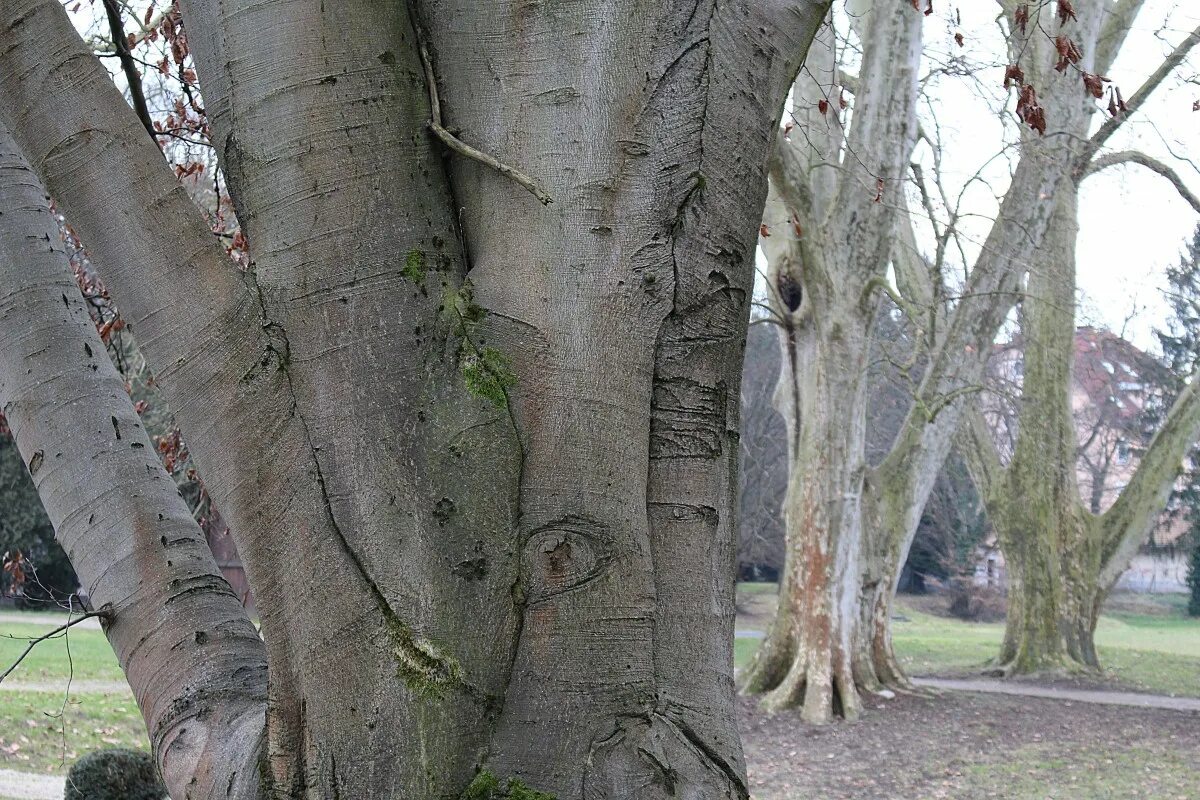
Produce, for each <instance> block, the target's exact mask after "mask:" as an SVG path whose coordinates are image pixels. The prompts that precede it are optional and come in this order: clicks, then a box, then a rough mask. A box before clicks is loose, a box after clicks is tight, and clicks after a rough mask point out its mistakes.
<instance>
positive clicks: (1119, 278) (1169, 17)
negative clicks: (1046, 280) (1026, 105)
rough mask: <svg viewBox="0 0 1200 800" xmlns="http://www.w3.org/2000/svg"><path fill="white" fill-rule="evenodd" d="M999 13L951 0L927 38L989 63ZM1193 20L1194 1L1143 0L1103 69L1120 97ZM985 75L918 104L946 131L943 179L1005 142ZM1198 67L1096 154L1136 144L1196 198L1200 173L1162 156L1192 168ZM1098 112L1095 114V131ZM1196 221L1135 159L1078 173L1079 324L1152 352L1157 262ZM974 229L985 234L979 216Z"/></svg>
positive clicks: (1000, 171) (1181, 75) (1159, 274)
mask: <svg viewBox="0 0 1200 800" xmlns="http://www.w3.org/2000/svg"><path fill="white" fill-rule="evenodd" d="M957 11H960V12H961V19H962V25H961V27H960V26H957V25H954V24H951V23H952V21H953V20H954V19H955V17H956V12H957ZM997 15H998V4H996V3H994V2H978V0H974V1H973V2H965V1H964V2H962V3H961V6H959V7H955V6H953V5H948V6H945V7H944V9H943V10H941V13H938V9H937V7H936V6H935V17H939V18H940V19H941V26H940V29H939V26H938V24H936V23H932V24H930V25H929V26H927V28H926V42H927V44H928V46H929V47H930V48H932V49H934V50H939V49H940V50H941V51H943V52H944V51H946V50H950V49H953V48H954V47H956V45H953V44H952V43H951V41H950V40H951V39H952V37H953V34H954V33H956V32H961V33H963V34H964V36H965V41H966V42H967V47H968V48H973V49H976V50H977V51H978V52H979V57H980V60H983V61H986V60H988V56H989V54H992V55H993V57H994V58H995V59H997V60H999V59H1001V58H1002V57H1001V56H999V55H996V54H997V53H999V50H998V48H999V47H1000V45H1001V39H1000V35H999V29H998V27H997V24H996V18H997ZM1198 24H1200V2H1196V0H1189V1H1188V2H1171V1H1168V0H1149V2H1147V4H1146V7H1145V8H1144V9H1143V10H1142V13H1141V14H1140V16H1139V17H1138V19H1137V21H1136V22H1135V25H1134V28H1133V30H1132V31H1131V32H1130V35H1129V37H1128V40H1127V42H1126V45H1125V47H1124V48H1123V49H1122V51H1121V55H1120V56H1119V57H1118V59H1117V61H1116V63H1115V64H1114V65H1113V70H1112V72H1111V73H1110V74H1109V75H1108V76H1107V77H1108V78H1110V79H1111V80H1112V81H1113V83H1114V84H1116V85H1117V86H1119V87H1120V88H1121V90H1122V93H1123V95H1124V96H1125V97H1128V96H1129V95H1131V94H1133V92H1134V91H1135V90H1136V89H1137V87H1138V86H1140V85H1141V84H1142V82H1143V80H1144V79H1145V78H1146V77H1147V76H1148V75H1149V74H1150V73H1151V72H1153V70H1154V69H1155V68H1156V67H1157V66H1158V65H1159V64H1160V63H1161V61H1162V59H1163V57H1164V56H1165V55H1166V54H1167V53H1169V52H1170V51H1171V50H1172V49H1173V47H1174V46H1175V45H1176V44H1177V43H1178V42H1180V41H1182V40H1183V39H1184V37H1185V35H1186V34H1187V33H1188V32H1190V31H1191V30H1193V29H1194V28H1195V27H1196V26H1197V25H1198ZM993 73H997V71H996V70H995V69H992V70H984V71H982V72H981V73H980V74H979V76H978V77H979V83H974V82H971V81H963V80H957V79H945V80H944V82H943V83H942V85H941V86H940V87H939V89H938V91H937V93H936V96H935V97H933V98H931V101H930V103H929V104H928V105H927V106H926V108H925V109H924V110H923V111H922V114H923V115H927V114H931V113H933V114H936V115H937V117H938V119H939V121H940V122H941V124H942V126H943V129H946V128H950V129H951V130H952V131H953V134H954V135H953V136H948V137H947V141H948V142H950V143H951V146H949V147H947V148H946V155H945V160H946V164H947V172H948V173H949V174H950V178H951V179H952V180H957V181H959V182H960V183H961V182H962V181H963V180H965V179H966V178H967V177H969V176H970V175H973V174H974V173H975V171H976V170H977V169H978V168H979V165H980V164H982V163H983V162H985V161H986V160H987V159H988V158H990V157H992V155H993V154H994V153H996V152H997V150H998V147H997V144H998V143H999V142H1001V141H1002V140H1003V138H1004V132H1003V130H1002V128H1001V126H1000V125H999V123H998V121H997V119H996V117H995V116H994V115H993V114H990V113H989V112H988V110H987V105H986V103H985V102H984V101H983V100H982V98H981V97H980V88H979V84H983V83H990V84H995V85H999V83H1000V82H1001V81H1002V76H1001V75H1000V74H993ZM1197 75H1200V48H1197V52H1196V54H1194V55H1193V56H1192V57H1191V58H1190V59H1189V61H1188V62H1186V63H1185V64H1184V65H1183V66H1182V67H1181V68H1180V69H1179V70H1177V71H1176V73H1175V77H1174V78H1171V79H1168V80H1167V81H1166V82H1164V84H1163V85H1162V86H1161V87H1160V88H1159V90H1158V92H1157V93H1156V94H1155V95H1154V96H1153V98H1152V100H1151V101H1150V102H1148V103H1147V104H1146V105H1145V106H1144V107H1143V109H1142V110H1141V112H1139V113H1138V114H1136V115H1134V116H1132V117H1130V118H1129V119H1128V120H1127V121H1126V122H1125V123H1124V125H1123V126H1122V130H1121V131H1120V132H1119V133H1118V134H1117V135H1116V136H1114V137H1113V139H1112V140H1111V141H1110V144H1109V146H1108V147H1107V148H1106V150H1113V151H1118V150H1130V149H1136V150H1142V151H1144V152H1146V153H1147V154H1149V155H1151V156H1153V157H1155V158H1157V159H1159V160H1161V161H1163V162H1165V163H1167V164H1169V165H1170V166H1172V167H1173V168H1174V169H1175V170H1176V172H1178V173H1179V174H1180V176H1181V177H1182V178H1183V180H1184V181H1185V182H1186V183H1187V184H1188V185H1189V187H1190V188H1191V189H1192V191H1193V192H1196V193H1198V194H1200V170H1198V169H1197V166H1195V165H1193V164H1192V163H1190V162H1189V161H1187V160H1183V159H1180V158H1175V157H1173V156H1172V152H1174V153H1175V154H1177V155H1181V156H1184V158H1185V159H1186V158H1187V157H1188V156H1189V155H1190V156H1191V157H1193V158H1194V160H1195V162H1196V165H1200V112H1194V111H1192V104H1193V102H1195V101H1196V100H1200V82H1196V83H1187V82H1186V79H1188V78H1191V79H1195V78H1196V76H1197ZM1001 97H1003V93H1001ZM1014 102H1015V100H1014V98H1012V97H1009V98H1008V99H1007V105H1006V108H1007V109H1008V110H1009V112H1010V114H1011V109H1012V108H1013V105H1014ZM1102 118H1103V115H1097V119H1096V122H1095V125H1096V126H1097V127H1098V126H1099V124H1100V122H1101V121H1102ZM1008 168H1009V167H1008V165H1007V164H1006V163H1005V162H1003V161H1000V162H997V163H996V164H994V165H993V168H992V169H991V170H990V171H989V172H988V174H989V177H991V178H992V180H993V182H994V184H998V185H1000V186H1003V184H1004V183H1005V182H1006V175H1007V170H1008ZM986 194H987V193H985V192H983V191H978V192H975V193H974V194H973V195H968V196H969V197H970V198H971V199H972V202H971V203H970V204H969V205H970V206H971V207H972V210H977V211H978V213H980V214H982V215H983V216H984V217H987V216H989V215H990V211H989V209H991V210H994V208H995V201H994V199H992V197H989V196H985V195H986ZM1198 221H1200V219H1198V218H1197V215H1196V213H1195V212H1194V211H1193V210H1192V208H1191V206H1190V205H1188V204H1187V203H1186V202H1185V201H1184V200H1183V199H1181V198H1180V197H1179V195H1178V194H1177V192H1176V191H1175V189H1174V187H1172V186H1171V184H1170V183H1169V182H1167V181H1166V180H1165V179H1163V178H1162V177H1160V176H1158V175H1155V174H1154V173H1151V172H1149V171H1148V170H1146V169H1145V168H1143V167H1140V166H1121V167H1114V168H1110V169H1108V170H1105V171H1103V172H1100V173H1098V174H1096V175H1094V176H1092V177H1089V178H1088V179H1086V180H1085V181H1084V182H1083V185H1082V187H1081V192H1080V219H1079V223H1080V233H1079V242H1078V265H1077V266H1078V271H1077V275H1078V288H1079V296H1078V300H1079V311H1078V322H1079V323H1080V324H1085V323H1090V324H1095V325H1102V326H1105V327H1108V328H1110V329H1112V330H1114V331H1116V332H1118V333H1120V332H1122V331H1124V332H1125V335H1126V337H1127V338H1129V339H1130V340H1131V341H1133V342H1134V343H1135V344H1137V345H1138V346H1139V347H1142V348H1143V349H1150V350H1152V351H1156V350H1157V343H1156V340H1155V339H1154V336H1153V334H1152V331H1153V329H1154V328H1155V327H1158V326H1162V324H1163V321H1164V319H1165V317H1166V315H1167V313H1168V309H1167V307H1166V305H1165V302H1164V300H1163V296H1162V293H1163V291H1164V289H1165V283H1166V282H1165V275H1164V270H1165V268H1166V267H1167V266H1168V265H1173V264H1176V263H1178V260H1179V257H1180V254H1181V253H1182V250H1183V244H1184V241H1185V240H1186V239H1188V238H1190V236H1191V234H1192V232H1193V230H1194V229H1195V227H1196V224H1197V222H1198ZM978 228H979V231H981V232H986V226H984V224H983V220H980V223H979V226H978Z"/></svg>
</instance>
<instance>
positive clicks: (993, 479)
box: [957, 403, 1005, 498]
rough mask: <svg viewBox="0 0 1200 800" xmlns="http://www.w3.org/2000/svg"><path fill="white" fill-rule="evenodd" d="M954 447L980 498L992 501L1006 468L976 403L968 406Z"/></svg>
mask: <svg viewBox="0 0 1200 800" xmlns="http://www.w3.org/2000/svg"><path fill="white" fill-rule="evenodd" d="M957 443H958V448H959V451H960V452H961V453H962V454H963V457H964V460H965V461H966V462H967V470H968V471H969V472H970V473H971V479H972V480H974V481H975V486H976V488H977V489H978V490H979V494H980V495H981V496H983V497H984V498H988V497H991V496H992V495H993V494H994V492H995V491H996V488H997V487H998V486H999V485H1000V481H1001V480H1002V479H1003V477H1004V472H1005V467H1004V465H1003V464H1002V463H1001V461H1000V451H999V450H998V449H997V448H996V440H995V439H993V438H992V432H991V430H990V429H989V428H988V424H987V420H986V419H984V417H983V412H982V411H980V410H979V406H978V404H977V403H970V404H968V406H967V409H966V412H965V418H964V419H963V421H962V427H960V428H959V430H958V436H957Z"/></svg>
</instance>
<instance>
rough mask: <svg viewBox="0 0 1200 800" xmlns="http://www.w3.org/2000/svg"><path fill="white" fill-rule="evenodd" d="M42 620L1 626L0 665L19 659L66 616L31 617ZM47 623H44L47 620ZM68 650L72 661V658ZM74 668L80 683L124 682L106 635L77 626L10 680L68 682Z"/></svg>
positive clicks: (52, 641)
mask: <svg viewBox="0 0 1200 800" xmlns="http://www.w3.org/2000/svg"><path fill="white" fill-rule="evenodd" d="M31 618H32V619H37V620H39V623H38V624H31V623H13V622H3V623H0V664H2V665H4V667H5V668H7V666H8V665H9V664H12V663H13V662H14V661H16V660H17V657H18V656H20V655H21V651H22V650H24V649H25V646H26V645H27V644H28V643H29V640H30V639H33V638H35V637H37V636H41V635H44V634H45V633H47V632H48V631H49V630H51V629H52V628H53V627H54V626H56V625H61V624H62V623H63V622H65V621H66V616H65V615H62V616H50V615H40V614H39V615H36V616H35V615H31ZM43 620H44V621H43ZM68 647H69V648H70V650H69V653H70V658H68ZM72 668H74V677H75V678H76V679H77V680H80V679H87V680H105V681H120V680H124V679H125V676H124V675H123V674H122V673H121V668H120V667H118V666H117V659H116V657H115V656H114V655H113V651H112V648H111V647H109V645H108V640H107V639H105V638H104V634H103V633H102V632H101V631H98V630H87V629H85V628H81V627H79V626H76V627H74V628H71V629H70V630H69V631H68V632H67V635H66V636H58V637H55V638H54V639H50V640H47V641H45V642H42V643H41V644H39V645H38V646H37V647H35V648H33V651H32V652H31V653H30V654H29V655H28V656H26V658H25V660H24V661H22V662H21V665H20V666H19V667H17V669H16V671H15V672H13V674H12V675H10V676H9V677H8V678H7V680H11V681H17V682H22V681H24V682H29V681H49V680H59V679H62V680H65V679H66V677H67V676H68V675H70V674H71V670H72Z"/></svg>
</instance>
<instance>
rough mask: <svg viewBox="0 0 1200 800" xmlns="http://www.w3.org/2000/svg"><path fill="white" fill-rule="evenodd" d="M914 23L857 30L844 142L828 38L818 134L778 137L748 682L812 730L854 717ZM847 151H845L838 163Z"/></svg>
mask: <svg viewBox="0 0 1200 800" xmlns="http://www.w3.org/2000/svg"><path fill="white" fill-rule="evenodd" d="M923 19H924V18H923V16H922V15H921V14H920V12H919V11H917V10H915V9H913V8H912V7H911V6H910V5H908V4H905V3H893V4H880V5H879V7H877V8H876V9H874V10H873V11H871V12H870V13H869V14H868V15H867V16H866V17H865V18H864V20H863V21H862V22H861V23H860V25H859V27H860V30H861V36H862V38H863V42H864V50H863V67H862V75H861V78H860V84H861V85H860V86H859V89H858V93H857V95H856V97H855V109H856V110H855V114H854V117H853V125H852V127H851V128H850V130H849V131H848V133H847V132H844V131H843V130H842V122H841V120H840V118H839V115H840V114H841V113H842V111H841V109H840V108H839V103H838V98H839V97H840V92H839V91H838V90H836V89H834V88H831V87H830V86H829V85H824V84H823V83H822V81H823V76H829V78H830V79H832V78H833V77H835V76H836V66H835V65H836V60H835V58H834V53H833V49H832V48H833V44H834V43H833V41H832V36H831V35H830V37H829V40H828V41H826V40H821V41H820V46H814V48H813V49H812V54H811V55H810V58H809V62H810V64H811V65H812V66H811V67H809V69H808V70H807V72H808V73H809V74H808V76H807V77H805V78H803V79H801V80H800V81H799V82H798V83H797V86H796V89H795V99H794V102H795V108H796V113H797V114H799V115H801V119H803V117H804V116H805V115H806V116H807V117H808V118H809V119H811V120H815V121H816V124H815V127H814V129H813V131H812V133H809V132H808V131H805V133H804V135H803V137H801V136H797V137H796V141H792V140H791V139H789V138H787V137H785V136H781V137H780V140H779V144H778V147H777V153H776V161H775V164H774V167H773V170H772V184H773V187H774V191H775V192H776V197H777V199H776V200H775V201H774V202H771V203H769V204H768V211H767V215H766V218H765V219H766V224H767V225H768V228H769V234H770V235H769V236H768V237H766V238H764V239H763V246H764V249H765V251H766V253H767V256H768V260H769V262H770V271H769V275H768V283H769V291H770V292H771V303H770V305H771V315H772V316H771V318H772V320H773V321H774V322H775V323H776V324H777V326H778V329H779V331H780V347H781V353H782V368H781V371H780V380H779V386H778V388H777V390H776V396H775V402H776V407H777V408H778V410H779V412H780V413H781V414H782V415H783V417H784V419H785V421H786V422H787V426H788V440H789V472H790V475H789V482H788V490H787V495H786V498H785V500H784V522H785V526H786V542H787V544H786V557H785V567H784V575H783V577H782V579H781V581H780V604H779V612H778V613H777V616H776V619H775V621H774V623H773V624H772V627H771V629H770V631H769V632H768V635H767V639H766V641H765V642H764V644H763V646H762V647H761V648H760V650H759V652H758V654H757V655H756V657H755V660H754V662H753V664H752V665H751V666H750V667H749V668H748V669H747V671H746V675H745V676H744V678H743V682H742V685H743V689H744V690H745V691H746V692H749V693H752V694H762V695H764V699H763V702H764V705H765V706H766V707H768V708H772V709H777V708H783V707H788V706H793V705H799V706H802V716H803V718H804V719H805V720H806V721H809V722H812V723H823V722H828V721H829V720H830V719H832V718H833V717H834V716H842V717H846V718H853V717H855V716H857V714H858V711H859V709H860V706H861V702H860V700H859V696H858V690H857V688H856V686H855V680H854V675H853V669H852V661H853V655H852V649H851V646H852V637H853V634H854V630H855V628H856V627H857V615H858V605H857V601H858V588H859V587H858V580H859V577H858V576H859V571H860V567H859V563H860V562H859V559H860V556H861V550H862V535H863V529H862V525H863V520H862V507H861V498H862V493H863V481H864V477H865V474H866V460H865V446H866V443H865V424H866V401H867V398H866V376H867V369H866V367H867V356H868V353H869V350H870V332H871V327H872V323H873V320H874V317H875V307H876V305H877V304H878V301H877V300H876V299H875V296H874V293H873V281H876V280H878V279H879V277H880V276H881V275H882V274H883V273H884V272H885V271H886V267H887V260H888V251H889V248H890V240H891V231H892V228H893V225H894V221H895V214H894V212H893V211H892V209H893V208H894V207H895V205H896V204H897V202H898V200H899V197H900V191H899V190H900V179H901V177H902V175H903V173H904V171H905V169H906V168H907V164H908V159H909V157H910V155H911V153H912V149H913V146H914V144H915V142H916V133H917V124H916V98H917V69H918V67H919V62H920V49H921V31H922V23H923ZM818 103H824V104H826V105H825V106H824V107H825V108H827V112H826V114H824V115H822V114H819V113H818V112H817V111H815V110H814V109H816V108H817V106H818ZM843 145H844V146H845V147H846V149H847V150H848V151H849V152H850V153H852V154H853V155H852V156H851V157H849V158H847V159H846V160H845V162H844V163H842V164H841V165H837V160H838V159H837V155H836V154H837V152H838V150H839V148H840V147H842V146H843ZM835 165H837V166H835ZM880 193H882V196H880ZM877 199H878V200H879V202H876V200H877Z"/></svg>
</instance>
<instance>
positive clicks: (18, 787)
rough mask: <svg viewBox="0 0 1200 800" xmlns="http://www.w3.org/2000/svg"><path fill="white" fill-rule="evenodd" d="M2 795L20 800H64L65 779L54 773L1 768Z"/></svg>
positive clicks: (0, 787) (0, 792)
mask: <svg viewBox="0 0 1200 800" xmlns="http://www.w3.org/2000/svg"><path fill="white" fill-rule="evenodd" d="M0 796H2V797H13V798H20V800H62V796H63V779H62V778H56V777H54V776H53V775H38V774H36V773H32V772H17V771H16V770H13V769H0Z"/></svg>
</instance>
